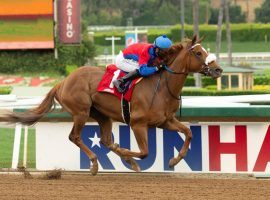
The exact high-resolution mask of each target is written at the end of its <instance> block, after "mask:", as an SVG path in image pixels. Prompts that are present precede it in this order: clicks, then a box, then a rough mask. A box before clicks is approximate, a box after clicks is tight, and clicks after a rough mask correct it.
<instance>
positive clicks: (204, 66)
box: [163, 44, 216, 76]
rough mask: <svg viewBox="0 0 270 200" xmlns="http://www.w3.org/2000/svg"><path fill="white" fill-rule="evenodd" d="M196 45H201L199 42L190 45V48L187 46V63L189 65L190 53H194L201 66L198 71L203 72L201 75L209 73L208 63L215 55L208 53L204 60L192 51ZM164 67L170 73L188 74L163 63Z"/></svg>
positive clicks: (213, 59)
mask: <svg viewBox="0 0 270 200" xmlns="http://www.w3.org/2000/svg"><path fill="white" fill-rule="evenodd" d="M198 45H201V44H194V45H192V46H191V47H190V48H188V54H189V65H190V62H191V61H190V60H191V59H190V55H194V56H195V58H196V59H197V60H198V61H199V62H200V63H201V64H202V67H201V70H200V71H199V73H201V74H203V75H206V76H207V75H211V74H210V67H209V64H210V63H212V62H213V61H215V60H216V56H215V55H214V54H208V56H207V57H206V59H205V61H204V60H203V59H202V58H201V57H200V56H198V55H197V54H196V53H195V52H194V51H193V49H194V48H195V47H196V46H198ZM173 61H174V60H172V61H171V63H173ZM163 67H164V69H165V70H166V71H167V72H169V73H171V74H186V75H187V74H188V72H176V71H174V70H173V69H171V68H169V67H168V66H167V65H164V66H163Z"/></svg>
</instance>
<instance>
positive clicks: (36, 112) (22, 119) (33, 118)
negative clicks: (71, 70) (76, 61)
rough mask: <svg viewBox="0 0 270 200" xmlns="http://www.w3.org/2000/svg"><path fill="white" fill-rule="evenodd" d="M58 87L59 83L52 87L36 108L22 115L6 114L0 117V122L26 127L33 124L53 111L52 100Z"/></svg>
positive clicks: (16, 113) (17, 113)
mask: <svg viewBox="0 0 270 200" xmlns="http://www.w3.org/2000/svg"><path fill="white" fill-rule="evenodd" d="M59 87H60V83H59V84H57V85H56V86H54V87H53V88H52V89H51V90H50V92H49V93H48V94H47V95H46V97H45V99H44V100H43V101H42V102H41V104H40V105H39V106H38V107H36V108H34V109H31V110H27V111H26V112H23V113H19V112H11V113H7V114H5V115H4V116H0V121H1V122H8V123H21V124H23V125H28V126H30V125H33V124H35V123H36V122H37V121H39V120H40V119H41V118H42V117H43V116H44V115H45V114H46V113H48V112H51V111H53V110H54V109H55V104H56V102H55V99H54V98H55V95H56V92H57V90H58V89H59Z"/></svg>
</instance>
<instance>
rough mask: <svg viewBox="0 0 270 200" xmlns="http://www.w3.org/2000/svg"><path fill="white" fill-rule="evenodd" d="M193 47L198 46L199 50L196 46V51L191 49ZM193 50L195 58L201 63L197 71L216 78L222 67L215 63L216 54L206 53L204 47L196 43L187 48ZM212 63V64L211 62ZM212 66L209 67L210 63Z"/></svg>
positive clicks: (219, 74)
mask: <svg viewBox="0 0 270 200" xmlns="http://www.w3.org/2000/svg"><path fill="white" fill-rule="evenodd" d="M195 47H200V50H199V49H198V48H197V51H195V50H194V51H193V49H194V48H195ZM189 50H191V51H192V52H193V55H194V56H195V57H196V59H197V60H198V61H199V62H200V63H201V69H200V71H199V73H202V74H204V75H206V76H211V77H213V78H217V77H220V76H221V73H222V71H223V70H222V69H221V68H220V67H219V66H218V65H217V63H216V60H217V58H216V56H215V54H212V53H208V52H207V51H206V50H205V48H203V47H202V46H201V44H199V43H197V44H194V45H193V46H191V47H190V48H189ZM212 63H213V64H212ZM211 64H212V66H211V67H210V65H211Z"/></svg>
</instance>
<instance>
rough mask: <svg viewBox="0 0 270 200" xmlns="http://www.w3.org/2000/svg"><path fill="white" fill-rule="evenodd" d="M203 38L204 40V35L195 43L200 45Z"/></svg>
mask: <svg viewBox="0 0 270 200" xmlns="http://www.w3.org/2000/svg"><path fill="white" fill-rule="evenodd" d="M204 38H205V35H204V36H202V37H201V38H199V39H198V40H197V42H196V43H201V42H202V41H203V40H204Z"/></svg>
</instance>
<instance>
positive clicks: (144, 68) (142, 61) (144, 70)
mask: <svg viewBox="0 0 270 200" xmlns="http://www.w3.org/2000/svg"><path fill="white" fill-rule="evenodd" d="M149 60H150V55H149V53H148V49H147V50H145V51H143V52H142V54H141V55H140V56H139V66H140V67H139V69H138V71H139V73H140V75H141V76H150V75H152V74H154V73H155V72H156V71H158V70H159V67H157V66H149V65H148V61H149Z"/></svg>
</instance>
